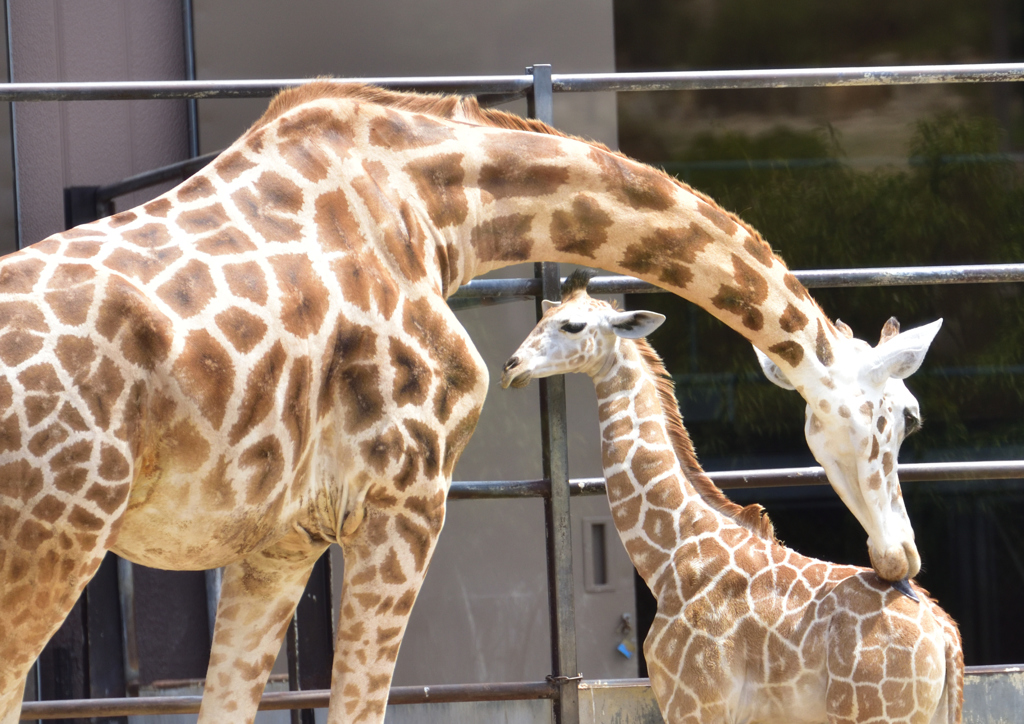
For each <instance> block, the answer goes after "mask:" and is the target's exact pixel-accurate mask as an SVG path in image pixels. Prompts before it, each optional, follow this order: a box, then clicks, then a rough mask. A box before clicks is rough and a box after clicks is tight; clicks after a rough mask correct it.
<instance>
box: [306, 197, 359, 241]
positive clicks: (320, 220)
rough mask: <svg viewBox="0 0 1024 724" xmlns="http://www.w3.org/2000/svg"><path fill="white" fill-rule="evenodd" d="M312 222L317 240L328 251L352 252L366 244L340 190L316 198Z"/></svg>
mask: <svg viewBox="0 0 1024 724" xmlns="http://www.w3.org/2000/svg"><path fill="white" fill-rule="evenodd" d="M314 206H315V209H316V211H315V213H314V215H313V221H314V222H315V223H316V229H317V240H318V241H319V242H320V244H321V245H322V246H323V247H324V248H325V249H327V250H329V251H353V250H356V249H360V248H362V247H363V245H364V244H365V243H366V239H365V238H364V237H363V234H362V231H360V229H359V221H358V220H357V219H356V218H355V216H353V215H352V211H351V209H350V208H349V203H348V197H347V196H346V195H345V192H344V191H343V190H342V189H335V190H333V191H327V192H325V193H323V194H320V196H318V197H317V199H316V203H315V205H314Z"/></svg>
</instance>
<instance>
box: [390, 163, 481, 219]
mask: <svg viewBox="0 0 1024 724" xmlns="http://www.w3.org/2000/svg"><path fill="white" fill-rule="evenodd" d="M462 159H463V154H461V153H445V154H439V155H436V156H430V157H427V158H422V159H416V160H414V161H410V162H409V163H408V164H406V166H405V170H406V172H408V173H409V175H410V176H411V177H412V181H413V183H414V184H415V185H416V190H417V191H418V192H419V195H420V197H421V198H422V199H423V201H424V202H425V203H426V205H427V214H428V215H429V216H430V220H431V221H432V222H434V225H435V226H437V227H438V228H439V229H443V228H445V227H446V226H458V225H459V224H461V223H462V222H464V221H465V220H466V214H467V213H468V212H469V203H468V202H467V200H466V191H465V189H464V187H463V181H464V180H465V177H466V172H465V170H463V168H462Z"/></svg>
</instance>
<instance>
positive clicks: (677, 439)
mask: <svg viewBox="0 0 1024 724" xmlns="http://www.w3.org/2000/svg"><path fill="white" fill-rule="evenodd" d="M635 342H636V347H637V350H638V351H639V352H640V358H641V359H642V360H643V363H644V365H645V366H646V367H647V369H648V370H649V371H650V373H651V376H652V377H653V378H654V380H655V384H656V387H657V390H658V397H659V398H660V401H661V408H662V410H663V412H664V416H665V427H666V429H667V430H668V436H669V439H670V440H671V441H672V447H674V448H675V451H676V457H677V458H678V459H679V464H680V466H681V467H682V468H683V473H684V474H685V475H686V478H687V480H689V481H690V484H691V485H693V487H694V488H696V490H697V492H698V493H699V494H700V497H701V498H703V500H704V502H705V503H707V504H708V505H710V506H711V507H712V508H713V509H714V510H716V511H718V512H719V513H721V514H722V515H724V516H726V517H727V518H729V519H731V520H732V521H734V522H735V523H737V524H739V525H741V526H743V527H744V528H746V529H747V530H749V531H751V532H752V533H754V534H755V535H757V536H759V537H760V538H763V539H765V540H768V541H771V542H773V543H778V539H777V538H776V537H775V528H774V527H773V526H772V523H771V520H770V519H769V518H768V513H766V512H765V510H764V508H763V507H761V506H760V505H759V504H757V503H751V504H750V505H748V506H745V507H744V506H742V505H739V504H737V503H734V502H732V501H731V500H729V497H728V496H727V495H726V494H725V493H723V492H722V490H721V488H719V487H718V486H717V485H715V484H714V483H713V482H712V480H711V478H709V477H708V476H707V473H705V472H704V468H702V467H701V466H700V463H699V462H697V453H696V452H695V451H694V449H693V442H691V440H690V434H689V433H688V432H687V431H686V427H684V425H683V416H682V414H680V412H679V403H678V402H677V400H676V393H675V383H674V382H673V381H672V378H671V377H670V376H669V374H668V372H667V371H666V370H665V364H664V363H663V362H662V360H661V357H660V356H659V355H658V353H657V352H656V351H655V350H654V348H653V347H651V345H650V343H649V342H648V341H647V340H646V339H638V340H635Z"/></svg>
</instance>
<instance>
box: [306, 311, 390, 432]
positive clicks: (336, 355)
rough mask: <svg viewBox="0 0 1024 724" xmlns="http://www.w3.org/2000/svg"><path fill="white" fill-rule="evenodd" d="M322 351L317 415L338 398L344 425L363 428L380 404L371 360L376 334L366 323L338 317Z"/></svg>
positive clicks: (375, 415) (377, 415)
mask: <svg viewBox="0 0 1024 724" xmlns="http://www.w3.org/2000/svg"><path fill="white" fill-rule="evenodd" d="M331 340H332V342H331V344H330V345H328V347H327V349H326V350H325V352H324V359H323V360H322V362H321V365H320V369H321V370H322V372H321V379H320V389H319V393H318V398H317V418H318V419H319V418H322V417H323V416H324V415H325V414H327V412H329V411H330V410H331V409H332V408H333V407H334V403H335V401H336V400H339V401H340V402H341V404H342V405H343V407H344V408H345V410H346V414H345V416H344V418H343V419H344V421H345V429H346V430H347V431H348V432H350V433H354V432H359V431H361V430H365V429H366V428H368V427H369V426H370V425H372V424H373V423H374V422H376V421H377V420H378V419H380V416H381V414H382V411H383V408H384V396H383V395H382V394H381V390H380V384H379V371H378V369H377V365H376V364H375V363H374V360H375V357H376V353H377V335H376V333H375V332H374V331H373V330H372V329H370V328H369V327H364V326H360V325H357V324H352V323H351V322H349V321H348V320H346V319H344V318H343V317H339V319H338V322H337V326H336V327H335V330H334V333H333V334H332V338H331Z"/></svg>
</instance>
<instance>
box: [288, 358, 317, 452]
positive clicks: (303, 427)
mask: <svg viewBox="0 0 1024 724" xmlns="http://www.w3.org/2000/svg"><path fill="white" fill-rule="evenodd" d="M312 379H313V363H312V361H311V360H310V358H309V357H299V358H297V359H296V360H295V361H294V362H293V363H292V370H291V373H290V374H289V375H288V387H287V388H286V389H285V395H284V409H282V410H281V421H282V422H284V426H285V429H286V430H288V434H289V435H290V436H291V438H292V444H293V446H294V447H293V451H292V467H295V466H297V465H298V463H299V459H300V457H301V455H302V451H303V450H304V449H305V447H306V441H307V439H308V438H309V429H310V419H309V395H310V384H311V382H312Z"/></svg>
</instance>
